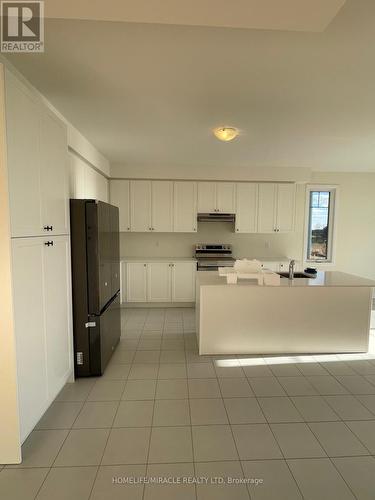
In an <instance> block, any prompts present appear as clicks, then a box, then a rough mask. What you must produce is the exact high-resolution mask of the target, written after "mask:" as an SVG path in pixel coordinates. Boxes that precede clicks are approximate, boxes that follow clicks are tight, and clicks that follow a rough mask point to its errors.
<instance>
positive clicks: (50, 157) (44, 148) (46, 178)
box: [40, 110, 69, 234]
mask: <svg viewBox="0 0 375 500" xmlns="http://www.w3.org/2000/svg"><path fill="white" fill-rule="evenodd" d="M40 120H41V122H40V182H41V194H42V223H43V227H44V226H50V227H52V228H53V229H52V231H50V233H51V234H68V232H69V225H68V224H69V223H68V143H67V131H66V126H65V124H63V123H62V122H61V121H60V120H59V119H58V118H57V117H56V116H54V115H52V114H51V113H50V112H48V111H44V110H43V111H42V112H41V118H40Z"/></svg>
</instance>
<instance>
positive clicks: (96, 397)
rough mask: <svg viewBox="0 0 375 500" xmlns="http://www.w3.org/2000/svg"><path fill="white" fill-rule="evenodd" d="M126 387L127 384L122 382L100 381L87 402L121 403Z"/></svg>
mask: <svg viewBox="0 0 375 500" xmlns="http://www.w3.org/2000/svg"><path fill="white" fill-rule="evenodd" d="M124 387H125V382H123V381H120V380H104V379H101V380H98V381H97V382H96V384H95V385H94V387H93V388H92V390H91V392H90V394H89V397H88V398H87V401H119V400H120V399H121V394H122V393H123V391H124Z"/></svg>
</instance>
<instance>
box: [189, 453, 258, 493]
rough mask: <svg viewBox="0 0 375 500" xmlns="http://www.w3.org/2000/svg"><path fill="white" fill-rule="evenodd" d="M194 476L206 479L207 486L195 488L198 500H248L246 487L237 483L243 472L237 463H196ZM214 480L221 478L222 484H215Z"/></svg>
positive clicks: (202, 485)
mask: <svg viewBox="0 0 375 500" xmlns="http://www.w3.org/2000/svg"><path fill="white" fill-rule="evenodd" d="M196 475H197V476H198V477H205V478H208V483H207V484H199V485H198V486H197V498H198V500H227V499H228V498H230V499H231V500H249V494H248V492H247V488H246V485H245V484H244V483H242V484H241V483H240V482H239V481H241V480H243V472H242V468H241V463H240V462H238V461H233V462H208V463H197V464H196ZM215 478H223V484H215ZM236 480H237V481H238V484H236Z"/></svg>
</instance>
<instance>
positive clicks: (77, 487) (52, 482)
mask: <svg viewBox="0 0 375 500" xmlns="http://www.w3.org/2000/svg"><path fill="white" fill-rule="evenodd" d="M96 472H97V467H57V468H53V469H51V470H50V472H49V474H48V476H47V478H46V480H45V482H44V483H43V486H42V488H41V490H40V492H39V494H38V496H37V497H36V500H51V499H53V500H88V499H89V497H90V493H91V488H92V485H93V483H94V480H95V476H96Z"/></svg>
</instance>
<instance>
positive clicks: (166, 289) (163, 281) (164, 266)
mask: <svg viewBox="0 0 375 500" xmlns="http://www.w3.org/2000/svg"><path fill="white" fill-rule="evenodd" d="M171 266H172V264H168V263H164V262H152V263H149V264H147V298H148V301H149V302H170V301H171V269H172V267H171Z"/></svg>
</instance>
